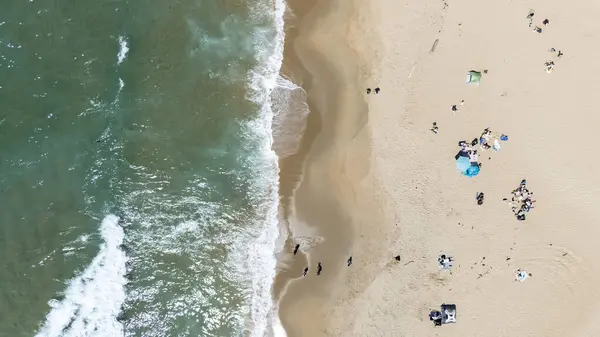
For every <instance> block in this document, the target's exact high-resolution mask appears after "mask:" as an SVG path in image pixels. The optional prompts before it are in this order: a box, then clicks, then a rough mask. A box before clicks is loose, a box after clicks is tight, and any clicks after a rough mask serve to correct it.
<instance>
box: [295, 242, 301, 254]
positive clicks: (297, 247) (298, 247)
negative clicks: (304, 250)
mask: <svg viewBox="0 0 600 337" xmlns="http://www.w3.org/2000/svg"><path fill="white" fill-rule="evenodd" d="M298 249H300V244H297V245H296V248H294V255H296V253H298Z"/></svg>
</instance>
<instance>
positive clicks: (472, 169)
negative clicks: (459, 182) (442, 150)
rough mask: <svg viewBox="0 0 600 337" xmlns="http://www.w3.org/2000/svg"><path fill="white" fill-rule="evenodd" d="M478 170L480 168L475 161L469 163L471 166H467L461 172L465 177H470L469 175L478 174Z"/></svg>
mask: <svg viewBox="0 0 600 337" xmlns="http://www.w3.org/2000/svg"><path fill="white" fill-rule="evenodd" d="M480 170H481V169H480V168H479V166H478V165H477V163H473V164H471V166H470V167H469V168H467V169H466V170H465V171H464V172H463V174H464V175H466V176H467V177H469V178H471V177H474V176H476V175H478V174H479V171H480Z"/></svg>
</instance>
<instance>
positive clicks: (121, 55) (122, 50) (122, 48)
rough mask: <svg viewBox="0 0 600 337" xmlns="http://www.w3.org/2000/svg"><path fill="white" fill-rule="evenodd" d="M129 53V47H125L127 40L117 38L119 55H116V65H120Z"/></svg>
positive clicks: (120, 37)
mask: <svg viewBox="0 0 600 337" xmlns="http://www.w3.org/2000/svg"><path fill="white" fill-rule="evenodd" d="M128 52H129V46H128V45H127V40H126V39H125V38H124V37H122V36H119V53H118V54H117V65H120V64H121V63H123V61H125V59H126V58H127V53H128Z"/></svg>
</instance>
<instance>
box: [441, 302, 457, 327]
mask: <svg viewBox="0 0 600 337" xmlns="http://www.w3.org/2000/svg"><path fill="white" fill-rule="evenodd" d="M448 323H456V305H455V304H442V324H448Z"/></svg>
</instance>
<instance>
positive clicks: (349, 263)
mask: <svg viewBox="0 0 600 337" xmlns="http://www.w3.org/2000/svg"><path fill="white" fill-rule="evenodd" d="M351 264H352V256H350V257H349V258H348V267H350V265H351Z"/></svg>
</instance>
